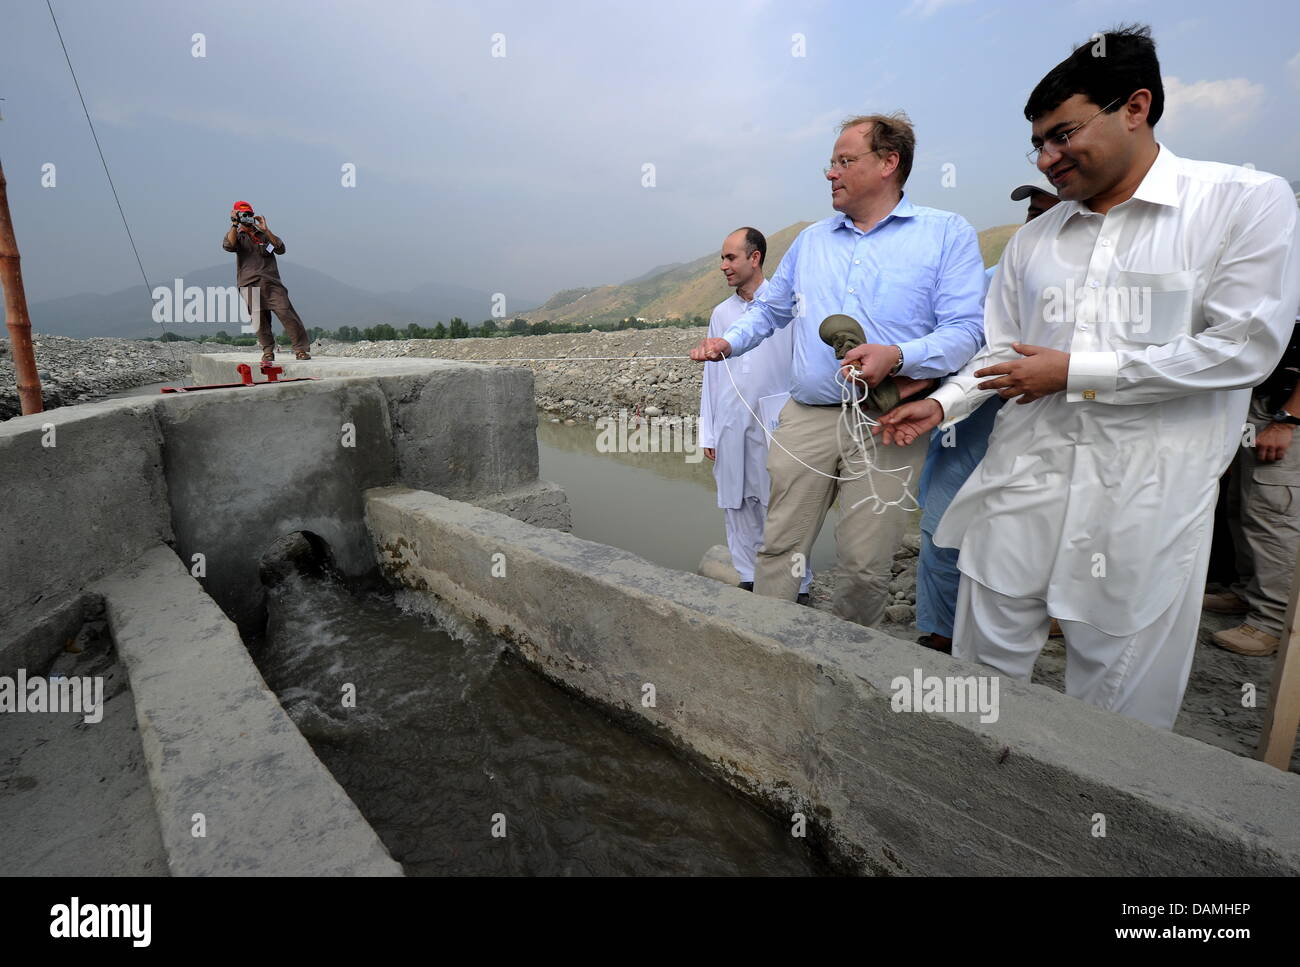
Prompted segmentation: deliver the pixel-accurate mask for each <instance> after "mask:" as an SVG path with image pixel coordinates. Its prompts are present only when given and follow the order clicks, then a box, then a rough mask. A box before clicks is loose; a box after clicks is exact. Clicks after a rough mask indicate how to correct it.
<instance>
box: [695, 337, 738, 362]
mask: <svg viewBox="0 0 1300 967" xmlns="http://www.w3.org/2000/svg"><path fill="white" fill-rule="evenodd" d="M730 355H731V343H729V342H727V340H725V339H701V340H700V344H699V345H698V346H696V347H695V348H694V349H692V350H691V359H693V360H695V361H696V362H697V363H705V362H717V361H718V360H719V359H721V358H722V357H723V356H730Z"/></svg>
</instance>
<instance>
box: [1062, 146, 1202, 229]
mask: <svg viewBox="0 0 1300 967" xmlns="http://www.w3.org/2000/svg"><path fill="white" fill-rule="evenodd" d="M1156 147H1157V148H1159V152H1158V153H1157V154H1156V160H1155V161H1153V162H1152V163H1151V167H1150V168H1149V169H1147V173H1146V175H1145V176H1144V177H1143V178H1142V182H1141V184H1139V185H1138V186H1137V190H1135V191H1134V192H1133V194H1132V196H1131V197H1130V198H1128V199H1127V200H1125V201H1124V202H1122V204H1125V205H1127V204H1128V203H1129V202H1130V201H1132V200H1133V199H1134V198H1136V199H1137V200H1138V201H1145V202H1150V203H1151V204H1153V205H1168V206H1169V207H1171V208H1179V207H1181V200H1180V199H1179V197H1178V155H1176V154H1174V153H1173V152H1172V151H1170V150H1169V149H1168V148H1166V147H1165V146H1164V145H1163V144H1161V143H1160V142H1159V141H1157V142H1156ZM1058 207H1064V212H1065V216H1064V218H1063V219H1062V220H1061V224H1065V222H1067V221H1069V220H1070V218H1071V217H1072V216H1074V215H1077V214H1079V213H1083V214H1085V215H1093V214H1096V213H1095V212H1093V210H1092V209H1091V208H1089V207H1088V206H1087V205H1085V204H1084V203H1083V202H1081V201H1063V202H1061V205H1060V206H1058Z"/></svg>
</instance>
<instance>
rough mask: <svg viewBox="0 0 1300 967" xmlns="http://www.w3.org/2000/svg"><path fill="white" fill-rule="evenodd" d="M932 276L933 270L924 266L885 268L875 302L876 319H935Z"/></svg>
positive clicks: (891, 322) (890, 321)
mask: <svg viewBox="0 0 1300 967" xmlns="http://www.w3.org/2000/svg"><path fill="white" fill-rule="evenodd" d="M931 279H932V273H931V272H930V271H929V269H928V268H926V267H924V266H918V267H915V268H907V267H896V268H882V269H881V270H880V274H879V276H878V279H877V282H876V298H875V301H874V304H873V305H872V313H873V315H874V316H875V319H876V321H877V322H878V323H880V324H881V325H883V326H890V325H897V324H900V323H901V324H907V323H910V322H914V321H919V322H929V321H930V320H931V319H933V318H934V307H933V306H932V305H931Z"/></svg>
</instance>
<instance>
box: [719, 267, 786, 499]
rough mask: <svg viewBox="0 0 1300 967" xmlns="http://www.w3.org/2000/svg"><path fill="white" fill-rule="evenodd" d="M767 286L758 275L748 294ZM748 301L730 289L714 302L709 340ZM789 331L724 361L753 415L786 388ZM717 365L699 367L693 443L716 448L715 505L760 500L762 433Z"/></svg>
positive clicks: (765, 490) (758, 294)
mask: <svg viewBox="0 0 1300 967" xmlns="http://www.w3.org/2000/svg"><path fill="white" fill-rule="evenodd" d="M767 287H768V282H767V280H766V279H764V280H763V282H762V284H760V285H759V287H758V289H757V290H755V292H754V297H755V298H762V296H763V294H764V293H765V292H766V291H767ZM749 305H750V303H748V302H746V301H745V300H744V299H742V298H741V297H740V296H739V295H736V294H735V293H732V295H731V297H730V298H729V299H727V300H726V301H725V302H720V303H718V305H717V307H716V308H715V309H714V310H713V315H712V316H711V317H710V318H709V336H710V338H719V337H721V336H722V334H723V333H724V332H726V331H727V329H728V328H729V327H730V326H731V324H732V323H733V322H735V321H736V320H737V319H739V318H740V317H741V315H743V314H744V312H745V310H746V309H747V308H749ZM791 330H792V327H790V326H787V327H786V328H785V329H778V330H777V331H776V332H774V333H773V334H772V335H771V337H769V338H768V339H766V340H764V341H763V342H762V343H760V344H759V346H758V347H757V348H756V349H754V350H753V351H752V352H748V353H745V355H743V356H740V357H738V358H735V359H729V360H727V362H726V364H725V365H727V366H729V367H730V368H731V375H732V376H733V377H735V380H736V385H737V386H739V387H740V391H741V393H742V394H743V395H744V398H745V402H747V403H748V404H749V406H750V408H751V409H753V411H754V412H755V413H758V412H760V411H759V406H758V401H759V400H760V399H761V398H762V397H764V396H771V395H774V394H776V393H788V392H790V359H791V355H792V353H793V346H792V339H793V335H792V331H791ZM723 365H724V364H723V363H720V362H715V363H709V364H708V365H707V366H705V367H704V386H703V388H702V390H701V392H700V438H699V445H700V446H702V447H713V448H714V449H716V450H717V451H718V453H717V459H716V460H715V461H714V463H713V477H714V479H715V480H716V481H717V482H718V506H719V507H728V508H736V507H739V506H740V505H741V504H742V503H743V502H744V500H745V498H746V497H757V498H758V499H759V500H760V501H761V502H762V503H763V504H766V503H767V498H768V494H769V491H770V490H771V486H772V484H771V479H770V478H769V477H768V475H767V434H766V433H764V432H763V428H762V426H761V425H760V424H759V422H758V421H757V420H755V419H754V418H753V417H752V416H750V414H749V411H748V410H746V409H745V405H744V403H742V402H741V401H740V397H738V396H737V395H736V390H735V389H734V388H733V387H732V385H731V379H729V378H728V377H727V371H726V370H725V369H723Z"/></svg>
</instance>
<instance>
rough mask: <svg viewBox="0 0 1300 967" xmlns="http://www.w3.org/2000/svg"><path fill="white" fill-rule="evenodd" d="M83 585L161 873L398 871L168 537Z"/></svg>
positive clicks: (382, 873) (383, 873)
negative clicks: (126, 712)
mask: <svg viewBox="0 0 1300 967" xmlns="http://www.w3.org/2000/svg"><path fill="white" fill-rule="evenodd" d="M94 590H95V592H96V593H98V594H100V595H102V596H103V599H104V603H105V606H106V608H107V611H108V619H109V623H110V625H111V626H112V630H113V638H114V642H115V644H116V647H117V651H118V655H119V656H120V658H121V660H122V661H123V662H124V663H125V665H126V667H127V673H128V675H129V676H130V679H131V690H132V695H133V698H134V701H135V705H136V718H137V719H138V721H139V723H140V739H141V742H142V744H143V747H144V756H145V762H146V765H147V766H148V769H149V779H150V784H151V785H152V787H153V793H154V805H155V807H156V809H157V812H158V823H159V828H160V830H161V833H162V841H163V846H164V848H165V849H166V852H167V865H168V868H169V869H170V870H171V872H172V874H173V875H177V876H221V875H225V876H253V875H258V876H270V875H275V876H295V875H296V876H303V875H311V876H339V875H365V876H400V875H401V867H400V866H399V865H398V864H397V863H396V862H394V861H393V860H392V859H391V858H390V857H389V855H388V851H387V850H385V849H384V846H383V844H382V843H381V842H380V841H379V837H378V836H377V835H376V834H375V832H374V830H373V829H371V828H370V825H369V824H368V823H367V822H366V821H365V819H364V818H363V817H362V815H361V812H360V811H359V810H358V809H357V807H356V805H355V804H354V803H353V802H352V800H351V799H349V798H348V795H347V793H345V792H344V791H343V789H342V787H341V786H339V784H338V783H337V782H336V781H335V780H334V777H333V776H331V775H330V773H329V771H328V770H327V769H326V768H325V767H324V766H323V765H322V764H321V762H320V760H319V759H317V758H316V756H315V754H314V753H313V752H312V750H311V747H310V746H309V745H308V744H307V740H306V739H304V738H303V737H302V735H301V733H299V731H298V728H297V726H295V725H294V723H293V721H292V720H291V719H290V718H289V716H288V715H287V714H285V711H284V709H282V708H281V707H280V703H279V702H278V701H277V700H276V697H275V695H274V694H272V692H271V690H270V689H268V688H267V687H266V683H265V682H263V681H262V676H261V675H259V674H258V671H257V668H256V667H255V666H254V665H253V660H252V659H251V658H250V657H249V655H248V651H247V650H246V649H245V648H244V643H243V641H241V640H240V637H239V634H238V633H237V631H236V629H235V626H234V624H232V623H231V622H230V621H229V620H228V619H227V618H226V617H225V615H223V614H222V613H221V611H220V610H219V609H218V608H217V606H216V605H215V604H214V603H213V602H212V599H211V598H209V597H208V596H207V595H206V594H204V593H203V589H202V588H200V587H199V585H198V583H197V582H196V581H195V580H194V579H193V578H192V577H190V575H189V572H188V569H187V568H186V567H185V566H184V565H183V564H182V563H181V561H180V560H178V559H177V557H176V554H175V553H174V552H173V551H172V550H171V549H170V548H167V547H156V548H154V549H153V550H150V551H148V552H146V553H144V554H143V555H141V556H140V557H139V558H138V559H137V560H136V561H135V562H133V563H132V564H130V565H127V566H126V567H123V568H120V569H119V570H117V571H115V572H114V573H112V574H110V575H108V576H107V577H105V578H104V579H102V580H101V581H99V582H97V584H96V585H95V587H94ZM200 823H201V824H202V826H201V831H202V833H203V835H201V836H198V835H195V831H196V830H198V829H200V826H199V824H200Z"/></svg>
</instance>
